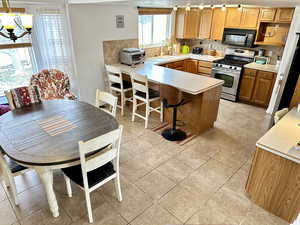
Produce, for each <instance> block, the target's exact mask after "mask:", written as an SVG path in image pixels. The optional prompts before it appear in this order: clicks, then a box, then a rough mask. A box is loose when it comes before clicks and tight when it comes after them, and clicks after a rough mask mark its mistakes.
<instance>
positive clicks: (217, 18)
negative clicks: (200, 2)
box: [210, 8, 227, 41]
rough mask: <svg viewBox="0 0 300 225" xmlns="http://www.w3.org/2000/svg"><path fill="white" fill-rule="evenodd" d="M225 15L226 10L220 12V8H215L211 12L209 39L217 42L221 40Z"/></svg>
mask: <svg viewBox="0 0 300 225" xmlns="http://www.w3.org/2000/svg"><path fill="white" fill-rule="evenodd" d="M226 13H227V10H222V9H221V8H215V9H214V10H213V17H212V23H211V34H210V39H212V40H218V41H221V40H222V38H223V31H224V26H225V19H226Z"/></svg>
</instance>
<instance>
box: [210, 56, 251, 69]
mask: <svg viewBox="0 0 300 225" xmlns="http://www.w3.org/2000/svg"><path fill="white" fill-rule="evenodd" d="M214 63H217V64H223V65H229V66H235V67H243V66H244V65H245V64H248V63H249V62H245V61H239V60H233V59H226V58H224V59H220V60H217V61H214Z"/></svg>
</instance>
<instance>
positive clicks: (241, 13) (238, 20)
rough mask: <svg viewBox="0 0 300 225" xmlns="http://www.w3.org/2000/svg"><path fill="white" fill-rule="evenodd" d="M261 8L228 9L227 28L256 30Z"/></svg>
mask: <svg viewBox="0 0 300 225" xmlns="http://www.w3.org/2000/svg"><path fill="white" fill-rule="evenodd" d="M258 16H259V8H250V7H249V8H236V7H235V8H227V15H226V20H225V27H229V28H241V29H256V26H257V21H258Z"/></svg>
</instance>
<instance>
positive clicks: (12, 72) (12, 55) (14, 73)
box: [0, 48, 34, 96]
mask: <svg viewBox="0 0 300 225" xmlns="http://www.w3.org/2000/svg"><path fill="white" fill-rule="evenodd" d="M32 58H33V52H32V49H31V48H8V49H1V50H0V96H4V91H7V90H10V89H13V88H17V87H22V86H28V85H29V81H30V77H31V75H32V74H34V69H33V63H32V60H31V59H32Z"/></svg>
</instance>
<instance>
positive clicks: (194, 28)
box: [176, 8, 199, 39]
mask: <svg viewBox="0 0 300 225" xmlns="http://www.w3.org/2000/svg"><path fill="white" fill-rule="evenodd" d="M198 31H199V9H194V8H192V9H191V10H189V11H187V10H185V9H178V10H177V12H176V38H181V39H194V38H197V37H198Z"/></svg>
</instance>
